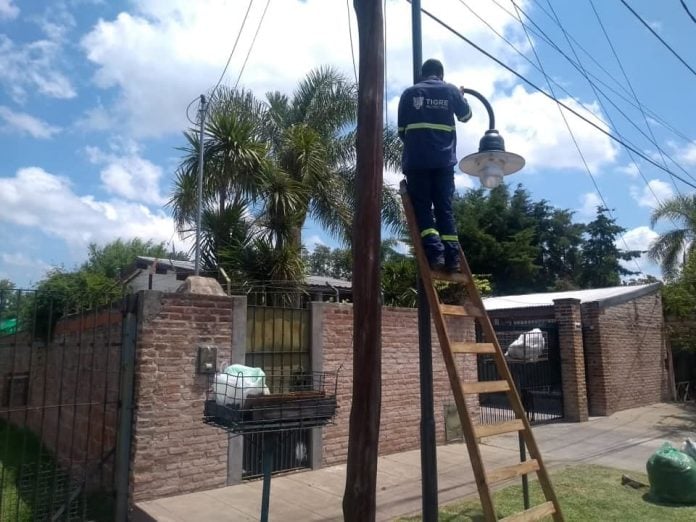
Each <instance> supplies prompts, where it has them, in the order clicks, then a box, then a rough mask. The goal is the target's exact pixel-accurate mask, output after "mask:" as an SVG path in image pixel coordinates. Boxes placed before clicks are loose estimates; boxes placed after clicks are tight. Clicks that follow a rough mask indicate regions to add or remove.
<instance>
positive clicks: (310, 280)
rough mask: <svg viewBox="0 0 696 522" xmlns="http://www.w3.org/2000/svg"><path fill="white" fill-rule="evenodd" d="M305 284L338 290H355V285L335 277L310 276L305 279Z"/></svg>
mask: <svg viewBox="0 0 696 522" xmlns="http://www.w3.org/2000/svg"><path fill="white" fill-rule="evenodd" d="M305 282H306V283H307V284H308V285H309V286H335V287H336V288H348V289H350V288H353V283H351V282H350V281H345V280H343V279H335V278H333V277H327V276H318V275H308V276H307V277H305Z"/></svg>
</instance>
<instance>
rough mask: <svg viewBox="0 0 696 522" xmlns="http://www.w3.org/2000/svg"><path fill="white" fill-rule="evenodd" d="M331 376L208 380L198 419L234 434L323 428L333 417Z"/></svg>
mask: <svg viewBox="0 0 696 522" xmlns="http://www.w3.org/2000/svg"><path fill="white" fill-rule="evenodd" d="M337 378H338V375H337V373H336V372H297V371H296V372H293V373H287V372H267V373H266V375H265V377H263V378H261V379H253V378H249V377H245V376H243V375H242V374H237V375H230V374H214V375H211V376H210V379H209V387H208V392H207V396H206V401H205V406H204V413H203V419H204V422H206V423H207V424H211V425H214V426H217V427H219V428H222V429H225V430H227V431H232V432H234V433H254V432H268V431H280V430H292V429H307V428H315V427H318V426H323V425H325V424H328V423H330V422H331V421H332V419H333V417H334V416H335V415H336V409H337V403H336V388H337V382H338V381H337Z"/></svg>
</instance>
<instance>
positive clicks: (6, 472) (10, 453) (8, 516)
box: [0, 421, 41, 520]
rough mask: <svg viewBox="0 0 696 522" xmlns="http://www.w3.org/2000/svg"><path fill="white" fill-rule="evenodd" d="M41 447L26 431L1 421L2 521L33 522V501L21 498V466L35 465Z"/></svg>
mask: <svg viewBox="0 0 696 522" xmlns="http://www.w3.org/2000/svg"><path fill="white" fill-rule="evenodd" d="M40 447H41V446H40V443H39V441H38V439H37V438H36V436H34V435H33V434H32V433H31V432H29V431H27V430H22V429H19V428H16V427H14V426H12V425H10V424H8V423H7V422H4V421H0V480H1V481H2V483H1V484H0V486H1V487H0V495H2V497H0V502H1V504H2V505H1V506H0V508H1V509H0V514H1V515H2V520H31V519H32V516H33V510H32V508H31V505H30V500H29V499H27V498H25V497H24V496H23V495H21V492H20V490H19V487H18V480H19V475H20V470H21V467H22V465H25V466H26V465H29V466H32V465H36V462H37V461H38V459H39V448H40Z"/></svg>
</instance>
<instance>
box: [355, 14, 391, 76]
mask: <svg viewBox="0 0 696 522" xmlns="http://www.w3.org/2000/svg"><path fill="white" fill-rule="evenodd" d="M346 10H347V11H348V39H349V40H350V57H351V58H352V59H353V75H354V76H355V83H358V68H357V67H356V66H355V50H354V49H353V28H352V25H351V23H350V0H346ZM384 54H386V53H384Z"/></svg>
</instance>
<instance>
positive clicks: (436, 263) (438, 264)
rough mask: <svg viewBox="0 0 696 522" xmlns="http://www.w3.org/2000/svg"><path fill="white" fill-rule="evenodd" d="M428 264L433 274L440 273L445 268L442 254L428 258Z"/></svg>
mask: <svg viewBox="0 0 696 522" xmlns="http://www.w3.org/2000/svg"><path fill="white" fill-rule="evenodd" d="M428 263H429V264H430V270H433V271H435V272H440V271H442V270H443V269H444V268H445V256H443V255H442V254H440V255H438V256H436V257H433V258H429V259H428Z"/></svg>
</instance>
